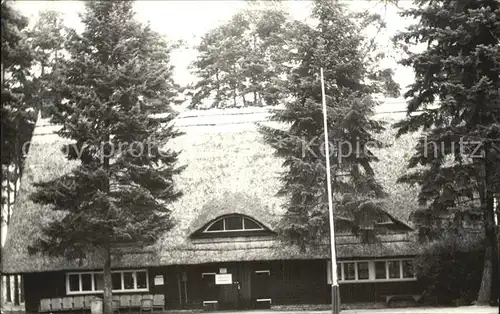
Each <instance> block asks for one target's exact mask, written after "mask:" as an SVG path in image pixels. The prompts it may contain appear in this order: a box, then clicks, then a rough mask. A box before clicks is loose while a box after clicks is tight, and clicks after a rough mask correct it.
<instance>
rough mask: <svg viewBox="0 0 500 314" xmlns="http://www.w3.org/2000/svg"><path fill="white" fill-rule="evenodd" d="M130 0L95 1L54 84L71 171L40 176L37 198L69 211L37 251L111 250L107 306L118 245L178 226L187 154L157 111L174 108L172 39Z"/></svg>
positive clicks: (106, 255)
mask: <svg viewBox="0 0 500 314" xmlns="http://www.w3.org/2000/svg"><path fill="white" fill-rule="evenodd" d="M134 15H135V14H134V12H133V10H132V2H131V1H119V2H118V1H96V2H87V3H86V10H85V12H84V13H83V14H82V21H83V24H84V25H85V30H84V32H83V33H82V34H81V35H78V34H76V32H72V33H71V35H70V38H69V39H68V42H67V47H66V49H67V50H68V52H69V58H68V60H67V61H64V63H63V64H62V66H61V67H60V68H58V71H60V73H59V75H57V76H55V77H56V78H58V79H57V80H56V81H54V82H53V84H52V86H51V88H53V89H54V91H55V92H57V93H58V95H59V96H60V97H59V99H61V101H60V102H58V103H56V104H55V113H54V116H53V118H52V122H54V123H57V124H61V125H62V128H61V130H60V131H59V135H60V136H62V137H63V138H67V139H69V140H70V141H71V143H70V144H68V145H67V146H65V147H64V150H63V151H65V152H67V158H68V159H70V160H78V161H79V162H80V164H79V165H78V166H77V167H76V168H75V169H74V170H73V171H71V172H70V173H68V174H66V175H64V176H61V177H58V178H56V179H54V180H51V181H48V182H40V183H38V184H36V186H37V191H36V192H35V193H33V195H32V198H33V200H34V201H35V202H38V203H41V204H51V205H53V210H54V211H55V212H58V213H59V215H58V216H59V217H60V216H62V217H61V219H57V220H54V221H52V222H50V223H49V224H48V225H47V226H45V227H44V229H43V236H42V237H41V238H40V240H39V242H38V243H36V244H35V245H33V247H31V252H32V253H33V252H40V251H41V252H43V253H45V254H49V255H57V256H65V257H66V258H68V259H84V258H87V257H89V255H90V254H92V255H94V256H95V255H97V256H101V257H102V262H103V264H102V266H103V274H104V276H103V277H104V313H106V314H108V313H109V314H110V313H112V284H111V266H112V265H111V261H112V256H113V254H115V253H116V252H117V251H116V247H117V246H120V245H123V243H124V242H125V243H129V244H130V245H138V246H142V245H147V244H151V243H154V241H155V240H156V239H157V238H158V237H159V236H160V235H161V234H163V233H164V232H165V231H166V230H169V229H170V228H171V227H172V225H173V222H172V220H171V218H170V209H169V204H170V203H171V202H172V201H174V200H176V199H177V198H178V197H179V196H180V192H179V191H177V190H176V189H175V187H174V182H173V176H174V175H175V174H177V173H179V172H180V171H181V168H178V167H176V166H175V163H176V160H177V156H178V154H177V153H176V152H174V151H171V150H166V149H164V144H165V143H166V142H167V141H168V140H170V139H171V138H173V137H175V136H176V135H178V133H177V132H176V131H175V130H174V129H173V126H172V125H171V124H170V123H169V122H170V121H171V120H172V119H173V113H172V114H171V115H169V116H168V117H167V118H165V119H163V120H159V119H154V118H152V117H151V112H156V111H157V110H158V108H159V107H161V108H162V109H163V111H167V110H169V101H170V98H171V95H172V94H173V92H174V88H173V86H174V84H173V82H172V68H171V66H170V65H169V55H168V54H169V47H168V46H167V45H166V43H165V42H164V41H163V40H162V39H161V38H160V37H159V35H158V34H156V33H155V32H153V31H152V30H151V29H150V28H149V27H148V26H144V25H141V24H140V23H139V22H137V21H136V20H135V19H134Z"/></svg>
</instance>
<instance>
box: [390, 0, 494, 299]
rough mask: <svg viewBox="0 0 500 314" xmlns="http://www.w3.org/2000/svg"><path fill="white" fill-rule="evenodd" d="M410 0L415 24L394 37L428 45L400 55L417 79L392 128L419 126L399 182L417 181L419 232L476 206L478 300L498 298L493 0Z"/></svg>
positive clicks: (426, 235)
mask: <svg viewBox="0 0 500 314" xmlns="http://www.w3.org/2000/svg"><path fill="white" fill-rule="evenodd" d="M415 4H416V7H415V8H412V9H409V10H407V11H406V12H404V16H411V17H413V18H416V19H418V21H419V22H418V24H416V25H414V26H412V27H410V28H409V30H408V31H406V32H403V33H401V34H399V35H398V36H397V38H396V39H399V40H400V41H402V42H404V43H412V44H415V43H416V44H426V45H427V48H426V49H425V50H424V51H423V52H419V53H409V55H408V57H407V58H406V59H404V60H403V64H404V65H408V66H411V67H413V69H414V71H415V74H416V81H415V83H414V84H412V85H411V86H410V89H409V91H408V92H407V93H406V95H405V97H406V98H408V99H409V101H408V108H407V112H408V117H407V118H406V119H404V120H403V121H401V122H400V123H398V124H397V127H399V133H400V134H403V133H407V132H410V131H415V130H418V129H420V128H423V129H424V132H425V133H424V137H423V138H422V140H421V141H420V143H419V144H418V145H417V147H416V148H415V149H416V151H415V154H414V156H413V157H412V158H411V160H410V164H409V167H410V168H414V169H413V170H414V171H413V172H412V173H410V174H409V175H406V176H404V177H403V178H401V181H403V182H409V183H417V184H419V185H420V186H421V192H420V197H419V198H420V201H421V204H422V205H423V206H424V207H425V208H426V209H425V210H423V211H420V212H418V213H416V217H417V218H420V219H418V221H419V222H420V224H421V225H422V228H421V231H423V232H421V234H422V235H423V236H424V238H427V239H432V238H433V233H434V234H436V233H440V230H433V227H431V226H432V223H433V222H434V221H435V220H436V216H439V215H441V214H442V213H443V212H444V213H451V214H454V213H457V212H460V211H465V212H470V211H472V210H479V212H480V213H481V214H482V217H483V221H484V230H485V241H486V247H487V250H486V255H485V263H484V271H483V280H482V285H481V289H480V292H479V295H478V301H479V303H486V302H488V301H492V302H497V301H498V292H499V288H498V286H499V283H500V278H499V277H498V276H499V271H498V265H499V260H498V252H497V249H498V247H497V243H496V235H495V226H494V208H493V203H494V195H495V193H496V195H497V196H498V195H500V193H499V192H500V185H499V184H498V183H499V182H498V178H499V177H500V151H499V149H500V145H499V143H500V58H499V56H500V41H499V38H500V2H498V1H497V0H474V1H472V0H471V1H467V0H439V1H429V0H422V1H417V2H416V3H415ZM418 111H421V112H420V113H419V114H416V115H415V114H414V113H416V112H418ZM476 148H477V149H476ZM417 166H420V167H417Z"/></svg>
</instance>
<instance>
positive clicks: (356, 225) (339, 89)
mask: <svg viewBox="0 0 500 314" xmlns="http://www.w3.org/2000/svg"><path fill="white" fill-rule="evenodd" d="M312 18H313V19H315V21H316V22H317V23H316V25H315V26H309V25H307V24H303V23H299V22H297V23H294V29H293V33H294V34H295V36H293V37H292V38H290V42H289V44H290V54H289V55H288V56H289V58H290V60H291V62H290V63H291V64H292V66H293V65H295V64H296V65H298V66H297V67H295V68H293V69H292V70H291V74H290V75H289V77H288V79H287V90H288V96H290V98H292V99H293V100H291V101H288V102H285V108H284V110H275V111H274V116H273V119H274V120H275V121H278V122H280V123H282V124H285V125H286V126H287V127H286V129H276V128H272V127H262V132H263V134H264V136H265V138H266V140H267V142H268V143H269V144H271V145H272V146H273V147H274V148H275V149H276V154H277V155H278V156H279V157H282V158H284V160H285V162H284V164H283V165H284V167H285V169H286V170H285V171H284V173H283V176H282V181H283V187H282V189H281V190H280V194H281V195H283V196H285V198H286V199H287V202H286V204H285V208H286V214H285V215H284V217H283V219H282V221H281V228H280V229H281V232H282V235H283V236H284V238H285V239H287V240H291V241H292V242H295V243H298V244H299V245H301V246H302V247H304V246H305V245H306V244H307V243H315V242H316V241H317V240H319V239H321V238H325V236H326V237H327V238H328V236H327V235H328V207H327V202H326V197H327V196H326V195H327V194H326V169H325V154H324V141H323V138H324V137H323V136H324V128H323V114H322V102H321V99H322V94H321V85H320V76H319V73H320V68H323V69H324V78H325V88H326V104H327V108H328V109H327V111H328V132H329V134H328V135H329V145H330V146H331V148H333V152H331V156H329V158H330V160H331V166H332V189H333V192H334V193H335V194H336V195H337V197H340V195H344V197H343V199H342V201H339V202H338V207H337V213H336V218H337V220H338V221H341V220H342V221H344V222H347V223H348V224H347V227H348V228H349V229H351V230H352V231H354V232H357V233H358V234H360V235H361V236H363V237H366V238H367V240H369V239H373V236H376V234H377V233H378V232H379V231H382V230H376V229H377V228H376V222H377V221H379V220H384V219H387V213H386V212H385V211H384V210H383V206H381V204H380V203H378V202H377V199H380V198H382V197H384V196H385V195H386V193H385V192H384V191H383V189H382V187H381V185H380V184H379V183H378V182H377V181H376V179H375V176H374V171H373V168H372V166H371V163H372V162H374V161H376V160H377V159H376V157H375V156H374V155H373V154H372V152H371V150H370V149H371V147H373V146H377V145H380V144H381V143H379V142H378V141H377V140H376V139H375V138H374V137H373V134H374V133H377V132H380V131H382V130H383V126H382V125H381V123H379V122H377V121H375V120H374V119H373V118H372V117H371V116H372V114H373V113H374V107H375V105H376V102H375V101H374V100H373V98H372V97H371V94H372V93H376V92H382V90H381V89H380V86H382V85H384V84H379V83H380V82H379V81H378V80H377V75H376V73H373V72H371V71H370V70H369V68H370V64H367V63H366V62H365V53H364V51H363V47H364V42H365V39H364V38H363V37H362V36H361V35H360V34H361V29H360V27H358V26H357V24H356V23H355V22H354V21H353V18H354V17H353V16H350V15H349V14H348V13H347V12H346V11H345V8H344V7H343V6H342V5H339V4H332V2H331V1H315V2H314V8H313V12H312ZM386 78H387V77H386ZM367 82H370V83H367ZM392 86H397V84H396V85H392ZM392 92H396V93H397V88H396V90H395V91H394V90H393V91H392ZM316 243H317V242H316Z"/></svg>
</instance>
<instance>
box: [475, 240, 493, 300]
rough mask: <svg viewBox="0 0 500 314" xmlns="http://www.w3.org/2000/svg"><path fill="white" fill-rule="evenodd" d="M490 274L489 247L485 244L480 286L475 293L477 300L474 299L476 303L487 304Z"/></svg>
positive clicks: (489, 293)
mask: <svg viewBox="0 0 500 314" xmlns="http://www.w3.org/2000/svg"><path fill="white" fill-rule="evenodd" d="M491 275H492V265H491V247H489V246H487V247H486V251H485V254H484V266H483V277H482V280H481V287H480V288H479V293H478V295H477V301H476V304H478V305H485V304H488V302H489V300H490V295H491Z"/></svg>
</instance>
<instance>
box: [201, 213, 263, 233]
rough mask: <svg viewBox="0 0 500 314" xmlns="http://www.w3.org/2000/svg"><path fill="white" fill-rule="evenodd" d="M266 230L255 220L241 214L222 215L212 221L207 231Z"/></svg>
mask: <svg viewBox="0 0 500 314" xmlns="http://www.w3.org/2000/svg"><path fill="white" fill-rule="evenodd" d="M247 230H248V231H254V230H264V228H263V227H262V226H261V225H260V224H259V223H258V222H256V221H255V220H253V219H250V218H248V217H243V216H239V215H233V216H226V217H222V218H220V219H218V220H216V221H214V222H213V223H211V224H210V225H209V226H208V227H207V228H206V229H205V232H207V233H210V232H231V231H247Z"/></svg>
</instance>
